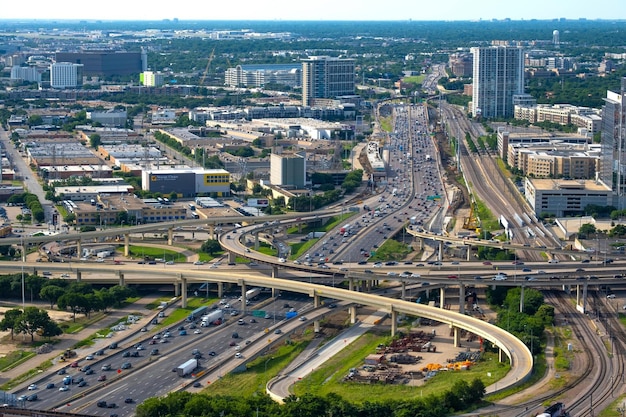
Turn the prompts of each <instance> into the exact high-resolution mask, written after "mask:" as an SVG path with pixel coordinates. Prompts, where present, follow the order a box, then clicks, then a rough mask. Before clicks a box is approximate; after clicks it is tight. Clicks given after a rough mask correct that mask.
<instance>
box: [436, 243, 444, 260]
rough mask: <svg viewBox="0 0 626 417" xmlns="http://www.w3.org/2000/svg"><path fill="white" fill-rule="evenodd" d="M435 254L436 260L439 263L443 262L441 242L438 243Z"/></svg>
mask: <svg viewBox="0 0 626 417" xmlns="http://www.w3.org/2000/svg"><path fill="white" fill-rule="evenodd" d="M437 252H438V253H437V260H438V261H440V262H441V261H442V260H443V240H440V241H439V250H438V251H437Z"/></svg>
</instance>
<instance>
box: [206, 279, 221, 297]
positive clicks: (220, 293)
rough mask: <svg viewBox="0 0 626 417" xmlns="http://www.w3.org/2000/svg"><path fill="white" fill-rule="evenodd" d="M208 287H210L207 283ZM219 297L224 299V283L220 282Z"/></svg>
mask: <svg viewBox="0 0 626 417" xmlns="http://www.w3.org/2000/svg"><path fill="white" fill-rule="evenodd" d="M207 285H209V284H208V283H207ZM217 296H218V297H219V298H223V297H224V283H223V282H218V283H217Z"/></svg>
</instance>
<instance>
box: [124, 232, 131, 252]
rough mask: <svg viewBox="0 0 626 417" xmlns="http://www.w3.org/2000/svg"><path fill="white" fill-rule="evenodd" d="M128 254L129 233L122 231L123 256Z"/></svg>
mask: <svg viewBox="0 0 626 417" xmlns="http://www.w3.org/2000/svg"><path fill="white" fill-rule="evenodd" d="M129 255H130V233H124V256H129Z"/></svg>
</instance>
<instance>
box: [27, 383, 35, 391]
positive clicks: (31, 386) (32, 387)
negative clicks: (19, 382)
mask: <svg viewBox="0 0 626 417" xmlns="http://www.w3.org/2000/svg"><path fill="white" fill-rule="evenodd" d="M36 389H37V384H30V385H29V386H28V390H29V391H35V390H36Z"/></svg>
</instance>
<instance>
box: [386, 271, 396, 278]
mask: <svg viewBox="0 0 626 417" xmlns="http://www.w3.org/2000/svg"><path fill="white" fill-rule="evenodd" d="M387 275H388V276H390V277H395V276H396V275H398V274H397V273H396V272H393V271H389V272H387Z"/></svg>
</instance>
